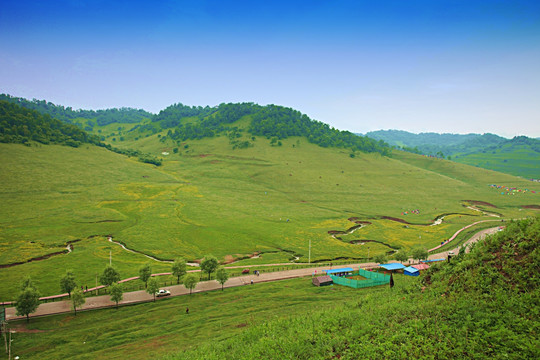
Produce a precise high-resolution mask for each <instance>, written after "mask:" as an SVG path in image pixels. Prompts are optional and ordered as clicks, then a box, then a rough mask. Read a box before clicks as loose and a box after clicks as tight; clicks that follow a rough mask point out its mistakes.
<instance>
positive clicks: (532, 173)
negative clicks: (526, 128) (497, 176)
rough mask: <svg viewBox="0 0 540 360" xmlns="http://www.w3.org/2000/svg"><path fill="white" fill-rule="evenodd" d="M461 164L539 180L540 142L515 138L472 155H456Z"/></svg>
mask: <svg viewBox="0 0 540 360" xmlns="http://www.w3.org/2000/svg"><path fill="white" fill-rule="evenodd" d="M453 159H454V160H455V161H458V162H460V163H463V164H469V165H472V166H479V167H483V168H486V169H492V170H495V171H501V172H505V173H509V174H512V175H516V176H523V177H525V178H529V179H540V166H539V165H540V140H536V139H530V138H527V137H525V136H519V137H515V138H513V139H511V140H508V141H505V142H503V143H501V144H499V145H494V146H490V147H487V148H484V149H482V150H481V151H477V152H473V153H457V154H455V155H454V157H453Z"/></svg>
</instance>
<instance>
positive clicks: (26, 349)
mask: <svg viewBox="0 0 540 360" xmlns="http://www.w3.org/2000/svg"><path fill="white" fill-rule="evenodd" d="M410 281H413V280H411V279H410V278H408V277H406V276H398V277H396V284H397V288H401V287H402V286H405V283H408V282H410ZM389 292H390V289H389V288H387V287H377V288H370V289H364V290H354V289H351V288H348V287H345V286H338V285H334V286H329V287H315V286H313V285H312V284H311V278H300V279H293V280H283V281H277V282H271V283H260V284H256V285H254V286H251V285H247V286H245V287H240V288H230V289H226V290H225V291H213V292H208V293H195V294H193V295H185V296H180V297H174V298H166V299H163V300H160V301H157V302H156V303H146V304H141V305H135V306H126V307H120V308H119V309H118V310H116V309H112V308H111V309H106V310H98V311H90V312H78V313H77V316H74V315H72V314H70V315H60V316H52V317H46V318H39V319H32V320H31V321H30V323H29V324H28V325H26V323H25V322H24V321H21V322H16V323H11V324H10V326H11V327H12V328H15V329H28V330H27V332H17V333H16V334H14V335H13V339H14V343H13V354H16V355H18V356H20V357H21V359H61V358H69V359H122V358H126V357H129V358H130V359H148V358H160V355H164V354H167V353H170V352H177V351H179V350H185V349H190V348H192V347H196V346H198V345H199V344H201V343H206V342H208V341H210V342H218V341H221V340H224V339H228V338H234V337H235V336H237V335H238V334H240V333H241V332H242V331H244V330H246V329H247V328H250V327H252V326H255V325H257V324H262V323H264V322H265V321H268V320H272V319H288V318H290V317H292V316H295V315H301V316H305V315H306V314H309V313H311V312H313V311H314V310H315V309H321V308H333V307H338V306H340V305H341V304H343V303H345V302H347V301H350V300H352V299H356V300H359V299H362V298H363V297H364V296H369V295H371V296H386V294H388V293H389ZM186 307H189V310H190V311H189V315H186V313H185V310H186Z"/></svg>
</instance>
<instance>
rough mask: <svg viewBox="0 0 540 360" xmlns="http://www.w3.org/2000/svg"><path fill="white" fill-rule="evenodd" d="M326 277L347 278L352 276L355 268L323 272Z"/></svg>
mask: <svg viewBox="0 0 540 360" xmlns="http://www.w3.org/2000/svg"><path fill="white" fill-rule="evenodd" d="M323 271H324V272H325V273H326V275H333V276H347V275H352V273H353V271H354V270H353V268H351V267H346V268H340V269H330V270H323Z"/></svg>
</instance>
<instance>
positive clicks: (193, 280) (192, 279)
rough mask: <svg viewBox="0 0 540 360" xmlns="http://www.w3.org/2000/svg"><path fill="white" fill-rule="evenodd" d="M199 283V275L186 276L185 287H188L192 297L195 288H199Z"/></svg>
mask: <svg viewBox="0 0 540 360" xmlns="http://www.w3.org/2000/svg"><path fill="white" fill-rule="evenodd" d="M198 282H199V279H198V278H197V275H195V274H194V273H190V274H188V275H186V277H185V278H184V286H185V287H186V289H189V294H190V295H191V292H192V291H193V289H195V287H196V286H197V283H198Z"/></svg>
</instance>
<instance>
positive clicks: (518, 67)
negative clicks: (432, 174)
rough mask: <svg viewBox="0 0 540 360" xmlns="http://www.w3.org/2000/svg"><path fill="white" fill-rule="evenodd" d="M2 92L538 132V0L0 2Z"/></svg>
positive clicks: (68, 100)
mask: <svg viewBox="0 0 540 360" xmlns="http://www.w3.org/2000/svg"><path fill="white" fill-rule="evenodd" d="M0 93H6V94H10V95H13V96H19V97H24V98H27V99H33V98H35V99H40V100H47V101H50V102H52V103H55V104H58V105H64V106H71V107H73V108H75V109H79V108H82V109H104V108H111V107H133V108H142V109H145V110H147V111H150V112H153V113H158V112H159V111H160V110H162V109H164V108H166V107H167V106H169V105H171V104H174V103H183V104H185V105H201V106H205V105H210V106H214V105H218V104H220V103H228V102H254V103H258V104H261V105H266V104H277V105H283V106H287V107H291V108H294V109H296V110H299V111H301V112H302V113H305V114H307V115H308V116H309V117H311V118H312V119H315V120H318V121H322V122H324V123H327V124H330V125H331V126H333V127H335V128H337V129H340V130H349V131H352V132H356V133H366V132H368V131H375V130H380V129H399V130H406V131H410V132H414V133H419V132H439V133H460V134H465V133H471V132H472V133H487V132H489V133H495V134H498V135H501V136H505V137H513V136H517V135H526V136H530V137H540V1H519V0H512V1H499V0H483V1H477V0H463V1H458V0H454V1H447V0H426V1H416V0H406V1H405V0H399V1H387V0H377V1H373V0H369V1H364V0H356V1H349V0H343V1H340V0H325V1H323V0H305V1H297V0H288V1H278V0H276V1H271V0H266V1H257V0H250V1H242V0H238V1H229V0H215V1H204V0H200V1H195V0H192V1H182V0H177V1H169V0H157V1H137V0H130V1H123V0H116V1H106V0H93V1H86V0H57V1H54V0H51V1H26V0H15V1H12V0H2V4H1V6H0Z"/></svg>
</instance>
